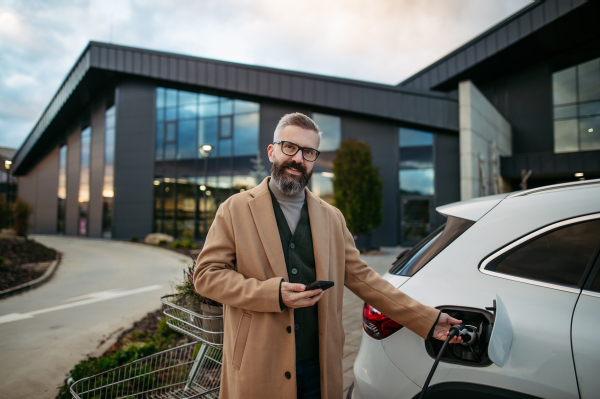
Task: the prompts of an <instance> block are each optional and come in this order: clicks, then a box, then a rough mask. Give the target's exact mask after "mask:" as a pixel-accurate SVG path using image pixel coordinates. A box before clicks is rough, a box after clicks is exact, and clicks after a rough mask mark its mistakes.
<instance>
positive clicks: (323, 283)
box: [306, 281, 334, 291]
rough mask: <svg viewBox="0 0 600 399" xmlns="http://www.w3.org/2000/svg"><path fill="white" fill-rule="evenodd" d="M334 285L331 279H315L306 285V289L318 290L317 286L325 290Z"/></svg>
mask: <svg viewBox="0 0 600 399" xmlns="http://www.w3.org/2000/svg"><path fill="white" fill-rule="evenodd" d="M333 286H334V283H333V281H315V282H314V283H310V284H309V285H307V286H306V291H311V290H318V289H319V288H320V289H322V290H323V291H325V290H326V289H329V288H331V287H333Z"/></svg>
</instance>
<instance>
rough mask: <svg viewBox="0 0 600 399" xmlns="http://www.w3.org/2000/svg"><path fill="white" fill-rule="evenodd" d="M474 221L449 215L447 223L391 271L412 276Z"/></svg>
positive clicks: (404, 257) (399, 261)
mask: <svg viewBox="0 0 600 399" xmlns="http://www.w3.org/2000/svg"><path fill="white" fill-rule="evenodd" d="M474 223H475V222H473V221H472V220H466V219H461V218H457V217H454V216H450V217H448V221H447V222H446V224H444V225H442V226H440V227H439V228H437V229H436V230H434V231H433V232H432V233H431V234H429V235H428V236H427V237H425V238H424V239H423V240H421V242H419V243H418V244H417V245H415V246H414V247H413V248H412V249H411V250H410V251H409V252H408V253H407V254H406V255H404V256H403V257H401V258H400V259H398V260H396V262H394V264H393V265H392V268H391V269H390V273H391V274H395V275H397V276H409V277H410V276H412V275H414V274H415V273H416V272H418V271H419V270H421V268H422V267H423V266H425V265H426V264H427V263H429V261H430V260H431V259H433V258H435V256H436V255H437V254H439V253H440V252H442V250H443V249H444V248H446V247H447V246H448V245H450V243H451V242H452V241H454V240H456V239H457V238H458V237H459V236H460V235H461V234H462V233H464V232H465V231H466V230H467V229H468V228H469V227H471V226H472V225H473V224H474Z"/></svg>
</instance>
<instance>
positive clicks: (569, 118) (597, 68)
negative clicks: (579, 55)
mask: <svg viewBox="0 0 600 399" xmlns="http://www.w3.org/2000/svg"><path fill="white" fill-rule="evenodd" d="M552 82H553V95H554V105H555V106H554V151H555V152H557V153H559V152H575V151H586V150H597V149H600V132H598V129H599V128H600V127H599V126H598V116H599V115H600V101H598V100H600V58H596V59H594V60H591V61H588V62H584V63H582V64H579V65H576V66H574V67H571V68H567V69H565V70H562V71H558V72H556V73H554V74H553V75H552ZM562 104H569V105H564V106H563V105H562Z"/></svg>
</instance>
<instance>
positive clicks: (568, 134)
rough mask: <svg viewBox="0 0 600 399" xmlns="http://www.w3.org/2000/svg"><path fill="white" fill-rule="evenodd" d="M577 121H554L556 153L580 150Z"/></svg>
mask: <svg viewBox="0 0 600 399" xmlns="http://www.w3.org/2000/svg"><path fill="white" fill-rule="evenodd" d="M577 141H578V138H577V119H567V120H562V121H554V152H557V153H558V152H571V151H578V150H579V143H578V142H577Z"/></svg>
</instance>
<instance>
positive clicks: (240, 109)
mask: <svg viewBox="0 0 600 399" xmlns="http://www.w3.org/2000/svg"><path fill="white" fill-rule="evenodd" d="M259 110H260V105H259V104H258V103H253V102H250V101H244V100H235V113H236V114H242V113H245V112H258V111H259Z"/></svg>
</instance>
